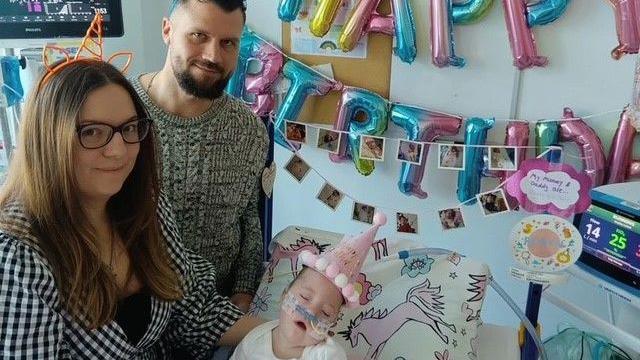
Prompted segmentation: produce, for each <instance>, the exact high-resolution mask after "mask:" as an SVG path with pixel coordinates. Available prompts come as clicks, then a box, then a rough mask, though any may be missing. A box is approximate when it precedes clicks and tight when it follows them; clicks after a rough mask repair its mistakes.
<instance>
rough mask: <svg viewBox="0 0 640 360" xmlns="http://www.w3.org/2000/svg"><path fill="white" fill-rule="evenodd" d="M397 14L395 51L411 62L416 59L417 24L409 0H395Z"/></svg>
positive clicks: (393, 4) (404, 59)
mask: <svg viewBox="0 0 640 360" xmlns="http://www.w3.org/2000/svg"><path fill="white" fill-rule="evenodd" d="M392 6H393V12H394V15H395V19H394V20H395V21H394V32H395V35H396V45H395V47H394V49H393V53H394V54H396V56H398V57H399V58H400V60H402V61H403V62H405V63H408V64H411V63H412V62H413V61H414V60H415V59H416V54H417V52H418V50H417V47H416V24H415V20H414V18H413V11H412V10H411V4H410V3H409V1H408V0H393V2H392Z"/></svg>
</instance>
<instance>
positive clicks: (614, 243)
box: [609, 229, 627, 251]
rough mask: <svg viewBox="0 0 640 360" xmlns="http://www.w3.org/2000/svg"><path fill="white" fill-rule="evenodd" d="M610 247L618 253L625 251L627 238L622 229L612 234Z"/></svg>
mask: <svg viewBox="0 0 640 360" xmlns="http://www.w3.org/2000/svg"><path fill="white" fill-rule="evenodd" d="M609 245H610V246H611V247H613V248H614V249H615V250H616V251H624V249H626V248H627V236H626V234H625V232H624V231H623V230H621V229H616V231H615V232H614V233H612V234H611V240H609Z"/></svg>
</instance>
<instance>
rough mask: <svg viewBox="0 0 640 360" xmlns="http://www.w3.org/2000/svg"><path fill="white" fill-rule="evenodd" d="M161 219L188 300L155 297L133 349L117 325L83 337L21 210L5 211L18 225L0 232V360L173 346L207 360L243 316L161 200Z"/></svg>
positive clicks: (154, 355)
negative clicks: (185, 241) (219, 289)
mask: <svg viewBox="0 0 640 360" xmlns="http://www.w3.org/2000/svg"><path fill="white" fill-rule="evenodd" d="M158 215H159V219H160V224H161V231H162V236H163V237H164V239H165V240H166V243H167V248H168V252H169V255H170V256H171V258H172V260H173V261H174V264H175V265H176V267H177V269H178V270H179V272H180V275H181V276H182V279H183V282H184V284H185V285H184V286H185V289H184V293H185V296H184V298H183V299H182V300H180V301H178V302H173V303H170V302H165V301H162V300H159V299H157V298H154V297H153V296H152V299H151V322H150V323H149V326H148V328H147V331H146V333H145V334H144V336H143V337H142V338H141V339H140V341H139V342H138V343H137V344H131V343H129V342H128V340H127V337H126V335H125V333H124V332H123V330H122V329H121V328H120V326H119V325H118V324H117V323H116V322H110V323H108V324H107V325H105V326H103V327H101V328H98V329H96V330H86V329H84V328H83V327H81V326H80V325H79V324H78V323H77V322H76V321H75V320H74V319H73V318H72V317H71V316H70V315H69V314H68V313H67V312H66V311H64V310H63V307H62V306H61V299H60V294H59V291H58V288H57V286H56V283H55V281H54V278H53V275H52V272H51V269H50V266H49V265H48V263H47V260H46V258H45V256H44V254H43V252H42V250H41V249H40V248H39V246H38V240H37V238H36V237H35V236H34V235H33V231H32V228H31V225H30V223H29V220H28V218H27V216H26V215H25V213H24V212H23V211H22V208H21V206H19V204H14V205H12V206H9V207H7V208H5V209H3V210H2V211H1V213H0V216H3V217H4V218H5V219H11V220H12V223H13V224H15V225H14V226H12V227H11V228H10V229H2V230H0V358H2V359H6V358H17V359H89V358H90V359H132V358H134V359H166V358H170V356H171V349H172V348H173V347H175V346H180V347H181V348H183V349H184V348H188V349H189V351H190V353H191V357H192V358H193V359H199V358H203V357H206V356H207V354H209V353H210V351H211V349H212V348H213V346H214V344H215V343H216V342H217V340H218V339H219V338H220V337H221V336H222V335H223V334H224V333H225V332H226V330H227V329H228V328H229V327H230V326H231V325H233V324H234V323H235V322H236V321H237V319H238V318H239V317H240V316H241V313H240V311H239V310H238V309H237V308H236V307H235V306H234V305H233V304H231V303H230V302H229V301H228V299H227V298H225V297H222V296H220V295H218V293H217V292H216V286H215V284H216V281H215V280H216V279H215V273H214V267H213V266H212V265H211V264H210V263H208V262H206V261H204V260H203V259H202V258H201V257H199V256H197V255H195V254H194V253H192V252H191V251H189V250H187V249H185V248H184V247H183V245H182V243H181V240H180V236H179V235H178V233H177V230H176V225H175V223H174V220H173V216H172V213H171V209H170V206H169V205H168V203H167V202H166V200H165V199H164V198H161V199H160V204H159V209H158ZM132 261H135V259H132Z"/></svg>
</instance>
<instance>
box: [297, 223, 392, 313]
mask: <svg viewBox="0 0 640 360" xmlns="http://www.w3.org/2000/svg"><path fill="white" fill-rule="evenodd" d="M386 223H387V217H386V216H385V215H384V214H383V213H376V214H375V215H374V216H373V226H372V227H371V228H370V229H369V230H367V231H365V232H364V233H362V234H360V235H357V236H353V237H351V236H348V235H345V237H344V238H342V240H341V241H340V243H339V244H338V245H336V247H335V248H333V249H331V250H329V251H327V252H325V253H323V254H321V255H315V254H313V253H311V252H310V251H307V250H305V251H303V252H301V253H300V261H301V262H302V264H303V265H305V266H307V267H309V268H311V269H313V270H316V271H318V272H319V273H321V274H322V275H324V276H325V277H326V278H327V279H329V280H330V281H331V282H332V283H333V284H334V285H335V286H337V287H338V290H340V292H341V293H342V296H343V297H344V300H345V304H346V305H347V307H349V308H353V307H356V306H358V305H359V304H360V302H359V299H360V294H359V293H358V290H356V289H355V285H356V279H357V277H358V274H360V270H361V269H362V264H363V263H364V260H365V259H366V258H367V254H368V253H369V249H370V248H371V245H372V244H373V242H374V239H375V236H376V233H377V232H378V229H379V228H380V226H382V225H384V224H386Z"/></svg>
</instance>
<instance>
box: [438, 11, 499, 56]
mask: <svg viewBox="0 0 640 360" xmlns="http://www.w3.org/2000/svg"><path fill="white" fill-rule="evenodd" d="M491 5H493V0H469V1H466V2H464V3H460V4H454V3H453V2H452V1H451V0H431V61H432V62H433V64H434V65H436V66H438V67H444V66H454V67H462V66H464V64H465V61H464V59H462V58H460V57H457V56H456V55H455V41H454V40H453V25H454V24H460V25H463V24H470V23H473V22H476V21H478V20H480V19H481V18H483V17H484V16H485V15H486V14H487V13H488V11H489V10H490V9H491Z"/></svg>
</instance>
